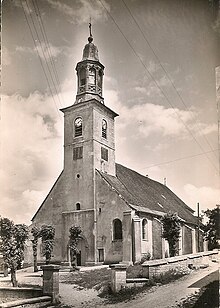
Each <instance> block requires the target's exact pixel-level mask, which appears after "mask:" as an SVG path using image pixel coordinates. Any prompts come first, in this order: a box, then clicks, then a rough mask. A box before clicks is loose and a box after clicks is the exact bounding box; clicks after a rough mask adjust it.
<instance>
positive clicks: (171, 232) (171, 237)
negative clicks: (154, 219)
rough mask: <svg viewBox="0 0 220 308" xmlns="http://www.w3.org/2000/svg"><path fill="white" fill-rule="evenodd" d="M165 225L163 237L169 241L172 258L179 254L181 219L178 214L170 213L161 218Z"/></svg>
mask: <svg viewBox="0 0 220 308" xmlns="http://www.w3.org/2000/svg"><path fill="white" fill-rule="evenodd" d="M161 221H162V224H163V232H162V237H163V238H165V239H166V240H167V241H168V244H169V251H170V256H171V257H174V256H176V255H177V254H178V252H179V249H178V243H179V237H180V219H179V218H178V216H177V213H172V212H169V213H167V214H166V215H164V216H163V217H162V218H161Z"/></svg>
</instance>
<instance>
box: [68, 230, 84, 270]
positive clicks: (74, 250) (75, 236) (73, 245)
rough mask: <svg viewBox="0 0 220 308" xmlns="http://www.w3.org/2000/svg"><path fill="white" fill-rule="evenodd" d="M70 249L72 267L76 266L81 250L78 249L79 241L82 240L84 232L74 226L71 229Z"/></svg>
mask: <svg viewBox="0 0 220 308" xmlns="http://www.w3.org/2000/svg"><path fill="white" fill-rule="evenodd" d="M69 232H70V235H69V249H70V259H71V265H72V266H73V267H74V266H75V260H76V256H77V254H78V253H79V249H78V247H77V245H78V243H79V240H80V239H81V238H82V230H81V228H80V227H78V226H72V227H70V229H69Z"/></svg>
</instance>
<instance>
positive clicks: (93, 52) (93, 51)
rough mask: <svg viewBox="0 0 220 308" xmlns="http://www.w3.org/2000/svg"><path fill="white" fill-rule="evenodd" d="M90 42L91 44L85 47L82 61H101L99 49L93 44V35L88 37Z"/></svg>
mask: <svg viewBox="0 0 220 308" xmlns="http://www.w3.org/2000/svg"><path fill="white" fill-rule="evenodd" d="M88 41H89V43H88V44H86V45H85V47H84V50H83V58H82V60H93V61H99V56H98V48H97V47H96V45H94V44H93V42H92V41H93V37H92V36H91V35H90V36H89V37H88Z"/></svg>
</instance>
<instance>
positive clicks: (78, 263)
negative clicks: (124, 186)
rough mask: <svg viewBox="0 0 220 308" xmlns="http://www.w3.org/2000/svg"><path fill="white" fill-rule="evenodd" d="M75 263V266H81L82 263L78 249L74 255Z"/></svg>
mask: <svg viewBox="0 0 220 308" xmlns="http://www.w3.org/2000/svg"><path fill="white" fill-rule="evenodd" d="M76 264H77V266H81V265H82V260H81V250H80V251H79V253H78V254H77V255H76Z"/></svg>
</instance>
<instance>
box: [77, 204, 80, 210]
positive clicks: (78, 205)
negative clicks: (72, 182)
mask: <svg viewBox="0 0 220 308" xmlns="http://www.w3.org/2000/svg"><path fill="white" fill-rule="evenodd" d="M76 210H77V211H79V210H80V203H76Z"/></svg>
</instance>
